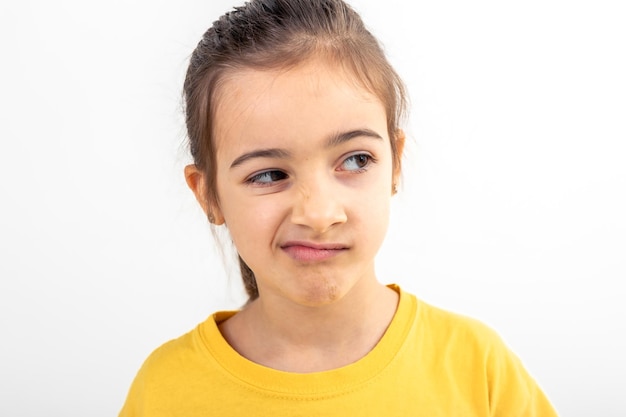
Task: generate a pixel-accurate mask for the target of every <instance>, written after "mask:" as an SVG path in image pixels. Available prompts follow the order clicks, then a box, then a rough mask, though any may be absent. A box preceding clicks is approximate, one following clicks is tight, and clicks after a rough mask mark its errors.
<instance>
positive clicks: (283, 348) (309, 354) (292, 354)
mask: <svg viewBox="0 0 626 417" xmlns="http://www.w3.org/2000/svg"><path fill="white" fill-rule="evenodd" d="M362 287H364V288H361V287H359V286H357V287H355V288H353V289H352V291H350V293H348V294H346V295H345V296H344V297H343V298H342V299H341V300H338V301H336V302H334V303H331V304H328V305H323V306H315V307H310V306H303V305H299V304H295V303H290V302H282V303H280V302H277V300H272V299H271V298H270V297H266V298H264V297H260V298H259V299H257V300H255V301H254V302H252V303H251V304H250V305H249V306H248V307H246V308H245V309H244V310H242V311H241V312H240V313H237V314H236V315H235V316H233V317H232V318H231V319H229V320H227V321H226V322H224V323H222V325H221V326H220V329H221V331H222V333H223V334H224V337H225V338H226V340H227V341H228V342H229V343H230V344H231V346H232V347H233V348H234V349H235V350H237V351H238V352H239V353H240V354H241V355H242V356H244V357H246V358H248V359H250V360H252V361H253V362H256V363H259V364H261V365H265V366H268V367H271V368H274V369H279V370H283V371H290V372H316V371H323V370H328V369H334V368H338V367H341V366H345V365H347V364H350V363H353V362H355V361H357V360H359V359H361V358H362V357H363V356H365V355H366V354H367V353H368V352H369V351H371V350H372V349H373V348H374V346H375V345H376V344H377V343H378V341H379V340H380V338H381V337H382V336H383V334H384V332H385V330H386V329H387V327H388V325H389V323H390V322H391V320H392V318H393V315H394V313H395V310H396V306H397V301H398V295H397V294H396V293H395V291H393V290H391V289H389V288H387V287H385V286H383V285H381V284H379V283H378V282H373V283H372V284H371V285H369V286H362Z"/></svg>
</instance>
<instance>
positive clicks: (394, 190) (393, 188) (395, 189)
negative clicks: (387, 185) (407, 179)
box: [391, 182, 398, 194]
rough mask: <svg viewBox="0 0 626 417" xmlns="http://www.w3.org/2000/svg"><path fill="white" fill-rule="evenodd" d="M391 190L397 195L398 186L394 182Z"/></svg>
mask: <svg viewBox="0 0 626 417" xmlns="http://www.w3.org/2000/svg"><path fill="white" fill-rule="evenodd" d="M391 190H392V192H393V193H394V194H397V193H398V184H396V183H395V182H394V183H393V186H392V188H391Z"/></svg>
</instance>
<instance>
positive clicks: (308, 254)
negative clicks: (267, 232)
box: [280, 241, 348, 262]
mask: <svg viewBox="0 0 626 417" xmlns="http://www.w3.org/2000/svg"><path fill="white" fill-rule="evenodd" d="M280 248H281V249H282V250H283V251H284V252H285V253H286V254H287V255H289V257H291V258H292V259H294V260H296V261H298V262H320V261H325V260H327V259H330V258H333V257H335V256H337V255H339V254H341V253H343V252H345V251H346V250H348V247H347V246H346V245H344V244H341V243H314V242H302V241H290V242H286V243H284V244H283V245H281V247H280Z"/></svg>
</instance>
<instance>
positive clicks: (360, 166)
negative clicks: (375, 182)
mask: <svg viewBox="0 0 626 417" xmlns="http://www.w3.org/2000/svg"><path fill="white" fill-rule="evenodd" d="M373 162H375V161H374V158H373V157H372V156H370V155H368V154H365V153H359V154H355V155H352V156H349V157H348V158H346V159H345V160H344V161H343V163H342V164H341V168H340V171H352V172H361V171H364V170H365V169H366V168H367V167H368V166H369V165H370V164H371V163H373Z"/></svg>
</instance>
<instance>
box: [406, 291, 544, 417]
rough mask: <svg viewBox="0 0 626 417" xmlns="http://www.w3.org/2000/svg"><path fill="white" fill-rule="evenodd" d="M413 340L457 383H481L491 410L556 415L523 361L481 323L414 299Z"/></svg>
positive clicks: (473, 384) (504, 413)
mask: <svg viewBox="0 0 626 417" xmlns="http://www.w3.org/2000/svg"><path fill="white" fill-rule="evenodd" d="M416 303H417V315H416V320H415V324H414V332H415V333H414V334H415V336H416V339H417V340H419V341H418V342H416V344H417V346H418V347H419V348H420V349H422V350H423V351H424V352H427V353H428V357H427V358H426V359H427V360H428V361H429V362H430V364H431V366H432V367H433V369H434V370H435V371H437V372H441V371H442V370H444V369H445V370H446V372H447V373H449V374H451V375H454V379H455V381H456V383H457V384H460V381H462V380H471V385H472V386H473V388H472V389H476V387H478V386H483V387H484V390H485V392H486V393H488V394H487V396H488V398H489V403H490V404H489V408H490V409H491V410H492V411H495V415H511V416H516V415H520V416H554V415H556V413H554V410H553V409H552V406H551V405H550V403H549V401H548V400H547V398H546V397H545V395H544V393H543V392H542V391H541V389H540V387H539V386H538V384H537V383H536V381H535V380H534V378H533V377H532V376H531V375H530V374H529V373H528V371H527V370H526V368H525V367H524V365H523V363H522V361H521V360H520V359H519V358H518V356H517V355H516V354H515V353H514V352H513V351H512V350H511V349H510V348H509V346H507V344H506V343H505V342H504V341H503V339H502V338H501V337H500V335H499V334H498V333H497V332H496V331H495V330H494V329H493V328H491V327H489V326H488V325H486V324H485V323H483V322H481V321H479V320H477V319H474V318H471V317H468V316H464V315H462V314H458V313H454V312H450V311H446V310H444V309H441V308H438V307H435V306H432V305H430V304H428V303H426V302H423V301H421V300H418V299H416Z"/></svg>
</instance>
